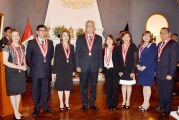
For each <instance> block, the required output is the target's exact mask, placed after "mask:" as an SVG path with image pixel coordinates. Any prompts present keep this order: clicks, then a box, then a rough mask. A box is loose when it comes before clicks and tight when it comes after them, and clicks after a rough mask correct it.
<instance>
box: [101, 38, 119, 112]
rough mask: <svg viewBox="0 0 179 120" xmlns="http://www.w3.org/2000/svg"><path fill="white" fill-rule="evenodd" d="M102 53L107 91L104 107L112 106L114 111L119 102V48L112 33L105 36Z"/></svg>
mask: <svg viewBox="0 0 179 120" xmlns="http://www.w3.org/2000/svg"><path fill="white" fill-rule="evenodd" d="M103 53H104V74H105V80H106V93H107V101H106V104H107V106H106V109H107V110H109V109H110V108H111V107H112V109H113V111H116V110H117V105H118V102H119V49H118V47H117V46H116V45H115V39H114V37H113V36H112V35H108V36H107V37H106V40H105V43H104V50H103Z"/></svg>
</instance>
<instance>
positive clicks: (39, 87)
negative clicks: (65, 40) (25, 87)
mask: <svg viewBox="0 0 179 120" xmlns="http://www.w3.org/2000/svg"><path fill="white" fill-rule="evenodd" d="M36 32H37V37H36V38H35V39H33V40H31V41H29V43H28V45H27V54H26V57H27V61H28V62H29V64H30V68H31V76H32V96H33V100H34V105H35V108H34V112H33V116H34V117H35V116H37V115H38V114H39V112H40V108H41V103H42V106H43V110H44V111H45V112H48V113H54V111H53V110H51V109H50V108H49V96H50V83H51V60H52V58H53V53H54V46H53V42H52V41H51V40H48V39H46V34H47V28H46V26H44V25H39V26H37V31H36Z"/></svg>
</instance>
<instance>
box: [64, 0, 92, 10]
mask: <svg viewBox="0 0 179 120" xmlns="http://www.w3.org/2000/svg"><path fill="white" fill-rule="evenodd" d="M93 1H94V0H62V2H63V5H64V6H65V7H68V8H72V9H83V8H89V7H92V4H93Z"/></svg>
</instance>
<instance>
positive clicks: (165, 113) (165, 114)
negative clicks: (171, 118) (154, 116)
mask: <svg viewBox="0 0 179 120" xmlns="http://www.w3.org/2000/svg"><path fill="white" fill-rule="evenodd" d="M169 114H170V112H165V111H164V112H163V113H162V115H163V116H168V115H169Z"/></svg>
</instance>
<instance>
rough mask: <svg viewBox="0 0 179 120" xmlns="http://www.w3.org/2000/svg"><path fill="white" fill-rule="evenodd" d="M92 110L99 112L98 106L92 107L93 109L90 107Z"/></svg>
mask: <svg viewBox="0 0 179 120" xmlns="http://www.w3.org/2000/svg"><path fill="white" fill-rule="evenodd" d="M90 109H91V110H92V111H98V110H99V109H98V108H97V107H96V106H92V107H90Z"/></svg>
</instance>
